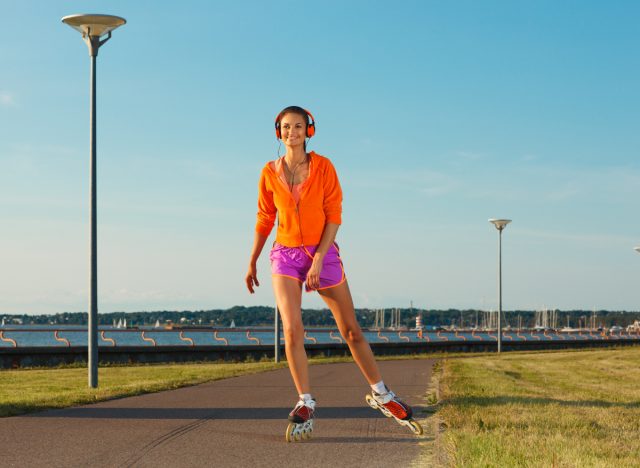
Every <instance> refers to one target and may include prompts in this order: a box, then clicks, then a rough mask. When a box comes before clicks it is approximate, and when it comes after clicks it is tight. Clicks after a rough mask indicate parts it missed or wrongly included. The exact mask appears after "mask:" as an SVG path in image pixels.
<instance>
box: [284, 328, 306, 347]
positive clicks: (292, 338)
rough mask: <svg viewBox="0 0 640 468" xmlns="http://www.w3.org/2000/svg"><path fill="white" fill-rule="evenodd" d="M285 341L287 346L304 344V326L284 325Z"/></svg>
mask: <svg viewBox="0 0 640 468" xmlns="http://www.w3.org/2000/svg"><path fill="white" fill-rule="evenodd" d="M283 332H284V342H285V345H286V346H291V347H296V346H300V345H302V346H304V328H303V327H302V326H299V325H294V326H290V327H284V330H283Z"/></svg>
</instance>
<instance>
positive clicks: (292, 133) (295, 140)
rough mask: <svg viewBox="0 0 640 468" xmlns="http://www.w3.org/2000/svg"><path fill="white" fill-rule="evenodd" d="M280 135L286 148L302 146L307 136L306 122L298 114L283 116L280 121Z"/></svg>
mask: <svg viewBox="0 0 640 468" xmlns="http://www.w3.org/2000/svg"><path fill="white" fill-rule="evenodd" d="M280 135H281V136H282V142H283V143H284V144H285V145H287V146H298V145H304V139H305V137H306V136H307V121H306V120H305V118H304V117H302V116H301V115H300V114H293V113H289V114H284V116H283V117H282V119H280Z"/></svg>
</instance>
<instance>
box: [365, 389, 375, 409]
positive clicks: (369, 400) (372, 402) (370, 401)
mask: <svg viewBox="0 0 640 468" xmlns="http://www.w3.org/2000/svg"><path fill="white" fill-rule="evenodd" d="M364 399H365V400H366V402H367V405H369V406H371V407H372V408H373V409H378V403H376V400H374V399H373V397H372V396H371V395H369V394H368V393H367V394H366V395H365V396H364Z"/></svg>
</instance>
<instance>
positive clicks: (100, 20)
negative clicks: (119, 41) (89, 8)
mask: <svg viewBox="0 0 640 468" xmlns="http://www.w3.org/2000/svg"><path fill="white" fill-rule="evenodd" d="M62 22H63V23H65V24H68V25H69V26H71V27H72V28H73V29H75V30H76V31H79V32H80V33H81V34H82V37H86V36H91V37H100V36H104V35H105V34H108V33H110V32H111V31H113V30H114V29H116V28H118V27H120V26H122V25H123V24H125V23H126V22H127V20H125V19H124V18H120V17H119V16H113V15H93V14H89V15H69V16H65V17H64V18H62Z"/></svg>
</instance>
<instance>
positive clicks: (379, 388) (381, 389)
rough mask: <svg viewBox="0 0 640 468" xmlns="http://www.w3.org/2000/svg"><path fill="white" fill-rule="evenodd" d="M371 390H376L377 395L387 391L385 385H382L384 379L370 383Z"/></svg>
mask: <svg viewBox="0 0 640 468" xmlns="http://www.w3.org/2000/svg"><path fill="white" fill-rule="evenodd" d="M371 390H373V391H374V392H376V393H377V394H378V395H382V394H383V393H387V387H385V385H384V381H382V380H381V381H380V382H378V383H375V384H373V385H371Z"/></svg>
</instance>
